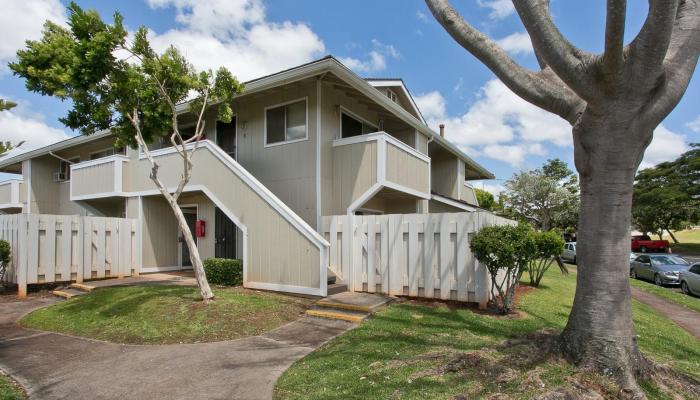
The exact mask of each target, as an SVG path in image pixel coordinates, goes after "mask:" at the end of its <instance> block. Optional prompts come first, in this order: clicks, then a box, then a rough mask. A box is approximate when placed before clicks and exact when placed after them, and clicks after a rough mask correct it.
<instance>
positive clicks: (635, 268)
mask: <svg viewBox="0 0 700 400" xmlns="http://www.w3.org/2000/svg"><path fill="white" fill-rule="evenodd" d="M689 266H690V263H689V262H688V261H686V260H684V259H683V258H681V257H678V256H674V255H672V254H641V255H639V256H638V257H637V258H635V259H634V261H632V263H631V264H630V276H631V277H632V278H634V279H646V280H650V281H653V282H654V283H655V284H657V285H659V286H662V285H678V284H680V280H679V275H680V272H681V271H686V270H688V267H689Z"/></svg>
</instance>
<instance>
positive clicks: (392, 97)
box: [386, 89, 399, 103]
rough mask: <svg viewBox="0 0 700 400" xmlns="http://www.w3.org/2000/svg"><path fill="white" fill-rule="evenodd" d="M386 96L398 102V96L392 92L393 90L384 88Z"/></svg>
mask: <svg viewBox="0 0 700 400" xmlns="http://www.w3.org/2000/svg"><path fill="white" fill-rule="evenodd" d="M386 97H388V98H389V99H390V100H391V101H393V102H394V103H398V102H399V98H398V96H396V93H394V92H393V91H392V90H390V89H387V90H386Z"/></svg>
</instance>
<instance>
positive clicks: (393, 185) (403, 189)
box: [384, 181, 430, 200]
mask: <svg viewBox="0 0 700 400" xmlns="http://www.w3.org/2000/svg"><path fill="white" fill-rule="evenodd" d="M384 186H385V187H386V188H389V189H394V190H398V191H399V192H404V193H408V194H410V195H412V196H416V197H420V198H421V199H424V200H430V193H428V192H421V191H420V190H416V189H411V188H410V187H407V186H403V185H400V184H398V183H395V182H391V181H386V182H384Z"/></svg>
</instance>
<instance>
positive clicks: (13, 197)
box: [0, 178, 24, 208]
mask: <svg viewBox="0 0 700 400" xmlns="http://www.w3.org/2000/svg"><path fill="white" fill-rule="evenodd" d="M22 182H24V180H23V179H17V178H14V179H8V180H5V181H2V182H0V186H5V185H9V186H10V202H9V203H5V204H0V208H17V207H20V208H21V207H22V203H21V202H20V201H19V185H20V183H22Z"/></svg>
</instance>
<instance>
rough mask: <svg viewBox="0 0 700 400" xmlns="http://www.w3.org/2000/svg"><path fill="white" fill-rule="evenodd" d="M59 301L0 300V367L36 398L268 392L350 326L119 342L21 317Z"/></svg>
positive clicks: (325, 323) (303, 325)
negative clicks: (36, 326) (211, 339)
mask: <svg viewBox="0 0 700 400" xmlns="http://www.w3.org/2000/svg"><path fill="white" fill-rule="evenodd" d="M54 301H55V300H53V299H47V298H44V299H31V300H27V301H23V302H12V303H0V309H1V310H2V311H1V312H0V368H2V369H3V370H5V371H6V372H7V373H9V374H10V375H12V377H14V378H15V379H16V380H17V381H18V382H20V384H22V385H23V386H24V387H25V389H26V390H27V392H28V394H29V397H30V398H31V399H67V398H70V399H76V400H77V399H120V400H127V399H245V400H248V399H251V400H252V399H270V398H271V397H272V392H273V389H274V384H275V381H276V380H277V378H278V377H279V376H280V375H281V374H282V372H283V371H284V370H286V369H287V368H288V367H289V366H290V365H291V364H292V363H293V362H294V361H296V360H298V359H299V358H301V357H303V356H305V355H306V354H308V353H310V352H311V351H312V350H314V349H315V348H317V347H318V346H320V345H321V344H323V343H325V342H326V341H328V340H330V339H331V338H333V337H335V336H337V335H339V334H341V333H343V332H345V331H346V330H348V329H350V328H351V327H352V326H353V325H352V324H349V323H346V322H342V321H330V320H322V319H315V318H301V319H299V320H297V321H295V322H292V323H290V324H287V325H284V326H282V327H280V328H277V329H276V330H273V331H270V332H267V333H265V334H263V335H260V336H254V337H249V338H244V339H239V340H233V341H225V342H215V343H200V344H182V345H121V344H113V343H106V342H101V341H96V340H91V339H84V338H77V337H72V336H66V335H61V334H56V333H47V332H40V331H34V330H28V329H23V328H20V327H19V326H18V325H17V324H16V322H17V321H18V320H19V319H20V318H21V317H22V316H23V315H24V314H26V313H28V312H29V311H31V310H33V309H36V308H40V307H43V306H46V305H47V304H50V303H52V302H54Z"/></svg>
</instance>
